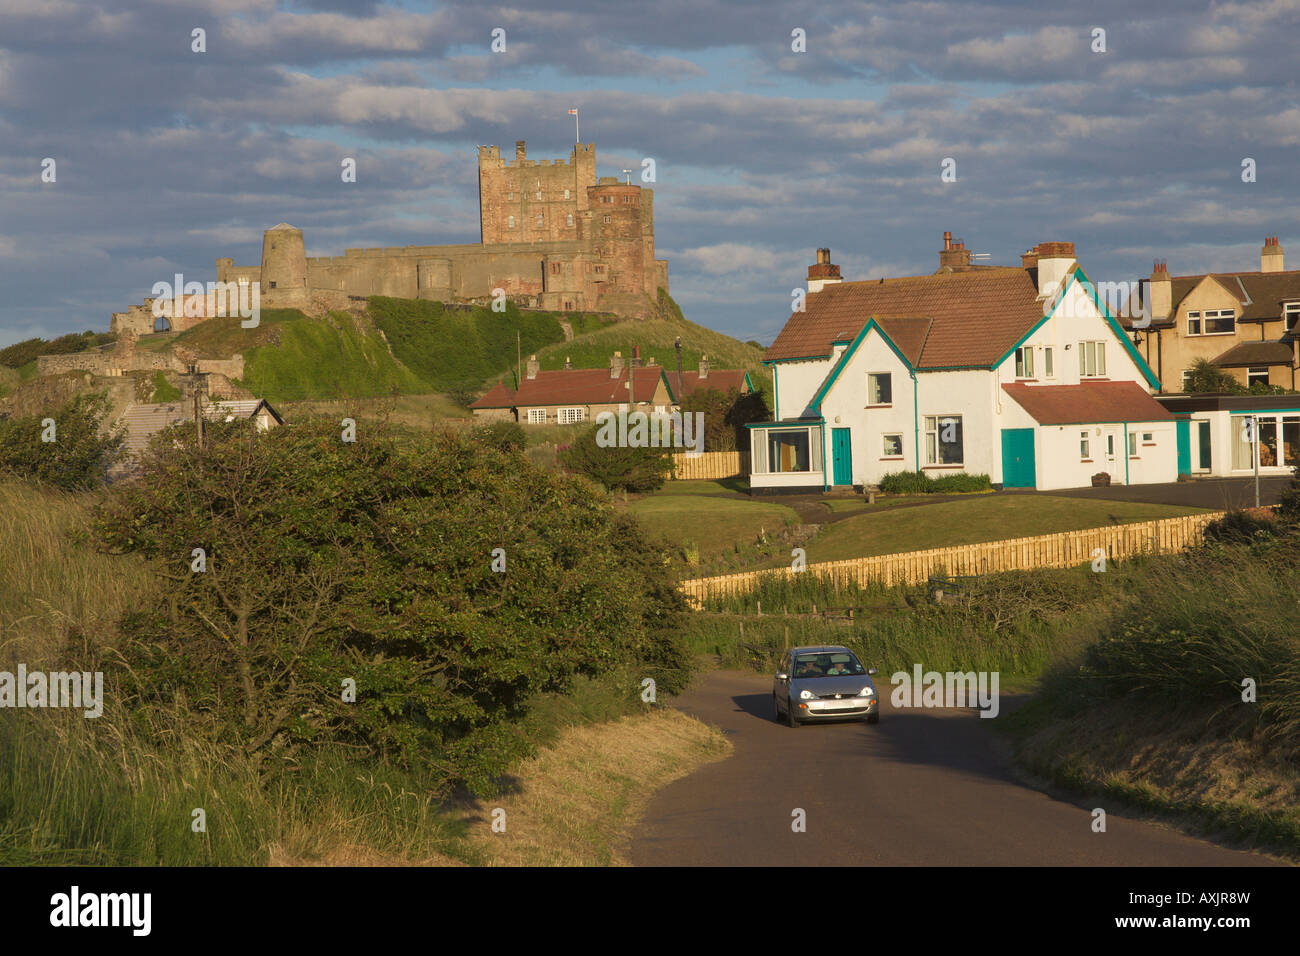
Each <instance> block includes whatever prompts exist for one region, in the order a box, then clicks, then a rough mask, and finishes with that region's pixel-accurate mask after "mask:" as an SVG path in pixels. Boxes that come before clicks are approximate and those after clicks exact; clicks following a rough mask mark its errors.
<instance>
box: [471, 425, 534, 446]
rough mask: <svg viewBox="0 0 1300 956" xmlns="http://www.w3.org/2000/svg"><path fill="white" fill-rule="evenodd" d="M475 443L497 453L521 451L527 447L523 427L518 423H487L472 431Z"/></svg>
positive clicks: (526, 438)
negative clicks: (480, 443)
mask: <svg viewBox="0 0 1300 956" xmlns="http://www.w3.org/2000/svg"><path fill="white" fill-rule="evenodd" d="M472 433H473V436H474V440H475V441H479V442H482V443H483V444H485V445H487V446H488V447H489V448H495V449H496V450H497V451H506V452H510V451H523V450H524V448H526V447H527V445H528V437H527V435H526V434H525V433H524V426H522V425H520V424H519V423H518V422H507V421H500V422H489V423H487V424H486V425H478V426H476V427H475V428H474V429H473V432H472Z"/></svg>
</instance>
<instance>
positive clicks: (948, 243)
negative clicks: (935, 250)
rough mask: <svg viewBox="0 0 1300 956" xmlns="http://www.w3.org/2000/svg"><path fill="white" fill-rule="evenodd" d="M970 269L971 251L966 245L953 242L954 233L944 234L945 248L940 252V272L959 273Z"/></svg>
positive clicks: (959, 241) (960, 242)
mask: <svg viewBox="0 0 1300 956" xmlns="http://www.w3.org/2000/svg"><path fill="white" fill-rule="evenodd" d="M969 268H970V250H969V249H967V248H966V243H965V242H962V241H961V240H958V241H957V242H953V241H952V233H951V232H945V233H944V234H943V248H942V249H941V250H940V251H939V271H940V272H944V271H947V272H959V271H963V270H965V269H969Z"/></svg>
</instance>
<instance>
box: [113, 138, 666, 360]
mask: <svg viewBox="0 0 1300 956" xmlns="http://www.w3.org/2000/svg"><path fill="white" fill-rule="evenodd" d="M478 175H479V224H480V239H481V241H480V242H478V243H476V244H469V245H453V246H396V247H388V248H379V249H348V250H346V251H345V252H344V254H343V255H341V256H331V257H320V258H308V257H307V254H306V251H305V248H304V245H303V237H302V230H301V229H297V228H295V227H294V226H291V225H289V224H288V223H283V222H282V223H280V224H279V225H278V226H275V227H273V228H271V229H268V230H267V231H266V232H265V234H264V235H263V239H262V261H261V265H259V266H237V265H235V261H234V259H231V258H222V259H218V260H217V281H218V282H221V283H237V284H239V285H246V284H250V283H259V289H260V295H261V304H262V305H263V306H266V307H288V308H303V307H308V306H310V305H312V303H313V302H314V301H318V300H324V302H325V303H326V304H331V303H333V301H334V300H344V301H345V300H346V299H347V297H349V296H351V297H363V296H369V295H385V296H393V297H395V298H404V299H435V300H438V301H442V302H478V303H486V302H490V301H491V300H492V298H493V296H494V290H497V289H501V290H503V291H504V292H505V295H506V297H507V298H508V299H509V300H511V301H512V302H515V303H516V304H518V305H520V306H523V307H526V308H540V309H550V310H555V311H571V310H592V311H597V310H599V311H609V312H617V313H620V314H622V315H627V316H640V315H645V314H647V313H648V312H649V310H650V309H651V307H652V304H653V302H654V301H655V299H656V298H657V296H658V290H659V289H660V288H663V289H664V290H665V291H667V288H668V263H667V261H666V260H663V259H656V258H655V234H654V190H652V189H643V188H642V187H640V186H636V185H632V184H631V183H623V182H620V181H619V180H618V179H617V177H613V176H602V177H599V178H597V176H596V150H595V146H594V144H592V143H580V144H577V145H575V146H574V148H573V151H572V152H571V153H570V154H569V158H568V159H567V160H560V159H553V160H541V161H538V160H533V159H528V158H527V157H526V155H525V149H524V142H523V140H520V141H519V142H517V143H516V144H515V158H514V160H513V161H507V160H504V159H502V158H501V151H500V149H499V148H498V147H496V146H480V147H479V151H478ZM151 306H152V300H150V299H146V300H145V302H144V305H142V306H132V307H131V308H130V309H128V310H127V311H126V312H118V313H114V314H113V322H112V329H113V331H115V332H128V331H129V332H134V333H136V334H138V335H144V334H148V333H151V332H154V331H156V330H157V329H156V328H155V324H156V323H158V324H159V328H160V329H161V330H167V331H183V330H184V329H186V328H188V327H190V326H192V325H195V324H197V323H199V322H202V321H204V320H205V319H206V318H208V316H207V315H206V314H203V310H202V309H196V310H191V309H190V308H188V307H187V308H186V309H185V312H186V314H185V315H177V316H169V317H168V318H166V319H155V316H154V315H153V312H152V308H151ZM191 311H194V312H197V313H198V314H193V315H191V314H189V313H190V312H191Z"/></svg>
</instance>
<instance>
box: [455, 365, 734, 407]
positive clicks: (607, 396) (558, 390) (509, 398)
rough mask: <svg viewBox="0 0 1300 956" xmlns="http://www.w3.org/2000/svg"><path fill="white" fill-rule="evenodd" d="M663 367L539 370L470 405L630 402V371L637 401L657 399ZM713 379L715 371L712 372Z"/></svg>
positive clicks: (498, 388) (611, 403) (509, 405)
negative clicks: (613, 372) (614, 371)
mask: <svg viewBox="0 0 1300 956" xmlns="http://www.w3.org/2000/svg"><path fill="white" fill-rule="evenodd" d="M663 372H664V370H663V368H662V367H660V366H658V365H643V366H642V367H641V368H637V369H632V370H631V371H630V372H629V370H628V369H626V368H625V369H623V372H622V374H621V375H619V377H618V378H610V377H609V369H607V368H562V369H552V370H550V371H539V372H538V373H537V377H536V378H526V379H524V381H523V384H522V385H520V386H519V388H518V389H512V388H508V387H507V386H506V385H504V384H497V385H494V386H493V387H492V388H491V390H490V391H488V393H487V394H486V395H484V396H483V397H482V398H480V399H479V400H478V401H476V402H475V403H474V404H472V405H471V406H470V408H514V407H515V406H543V405H618V404H622V403H623V402H626V401H628V389H627V381H628V376H629V374H630V375H631V378H632V383H633V386H634V387H635V388H636V401H638V402H649V401H651V400H652V399H653V398H654V393H655V389H656V387H658V384H659V379H660V377H661V376H662V375H663ZM710 378H712V374H710ZM669 391H670V393H671V391H672V387H671V385H670V386H669Z"/></svg>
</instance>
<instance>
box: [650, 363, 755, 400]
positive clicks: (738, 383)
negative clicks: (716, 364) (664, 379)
mask: <svg viewBox="0 0 1300 956" xmlns="http://www.w3.org/2000/svg"><path fill="white" fill-rule="evenodd" d="M668 384H669V385H671V386H672V389H673V392H674V393H675V394H676V395H677V397H678V398H679V399H681V398H683V397H685V396H687V395H690V394H691V393H692V392H694V391H696V390H697V389H709V388H716V389H717V390H718V391H719V392H729V391H731V390H732V389H735V390H736V391H738V392H739V391H743V390H744V388H745V370H744V369H743V368H714V369H710V370H709V375H708V377H707V378H700V373H699V372H698V371H696V372H682V377H681V380H680V382H679V381H678V378H677V370H676V369H673V370H672V371H670V372H669V373H668Z"/></svg>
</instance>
